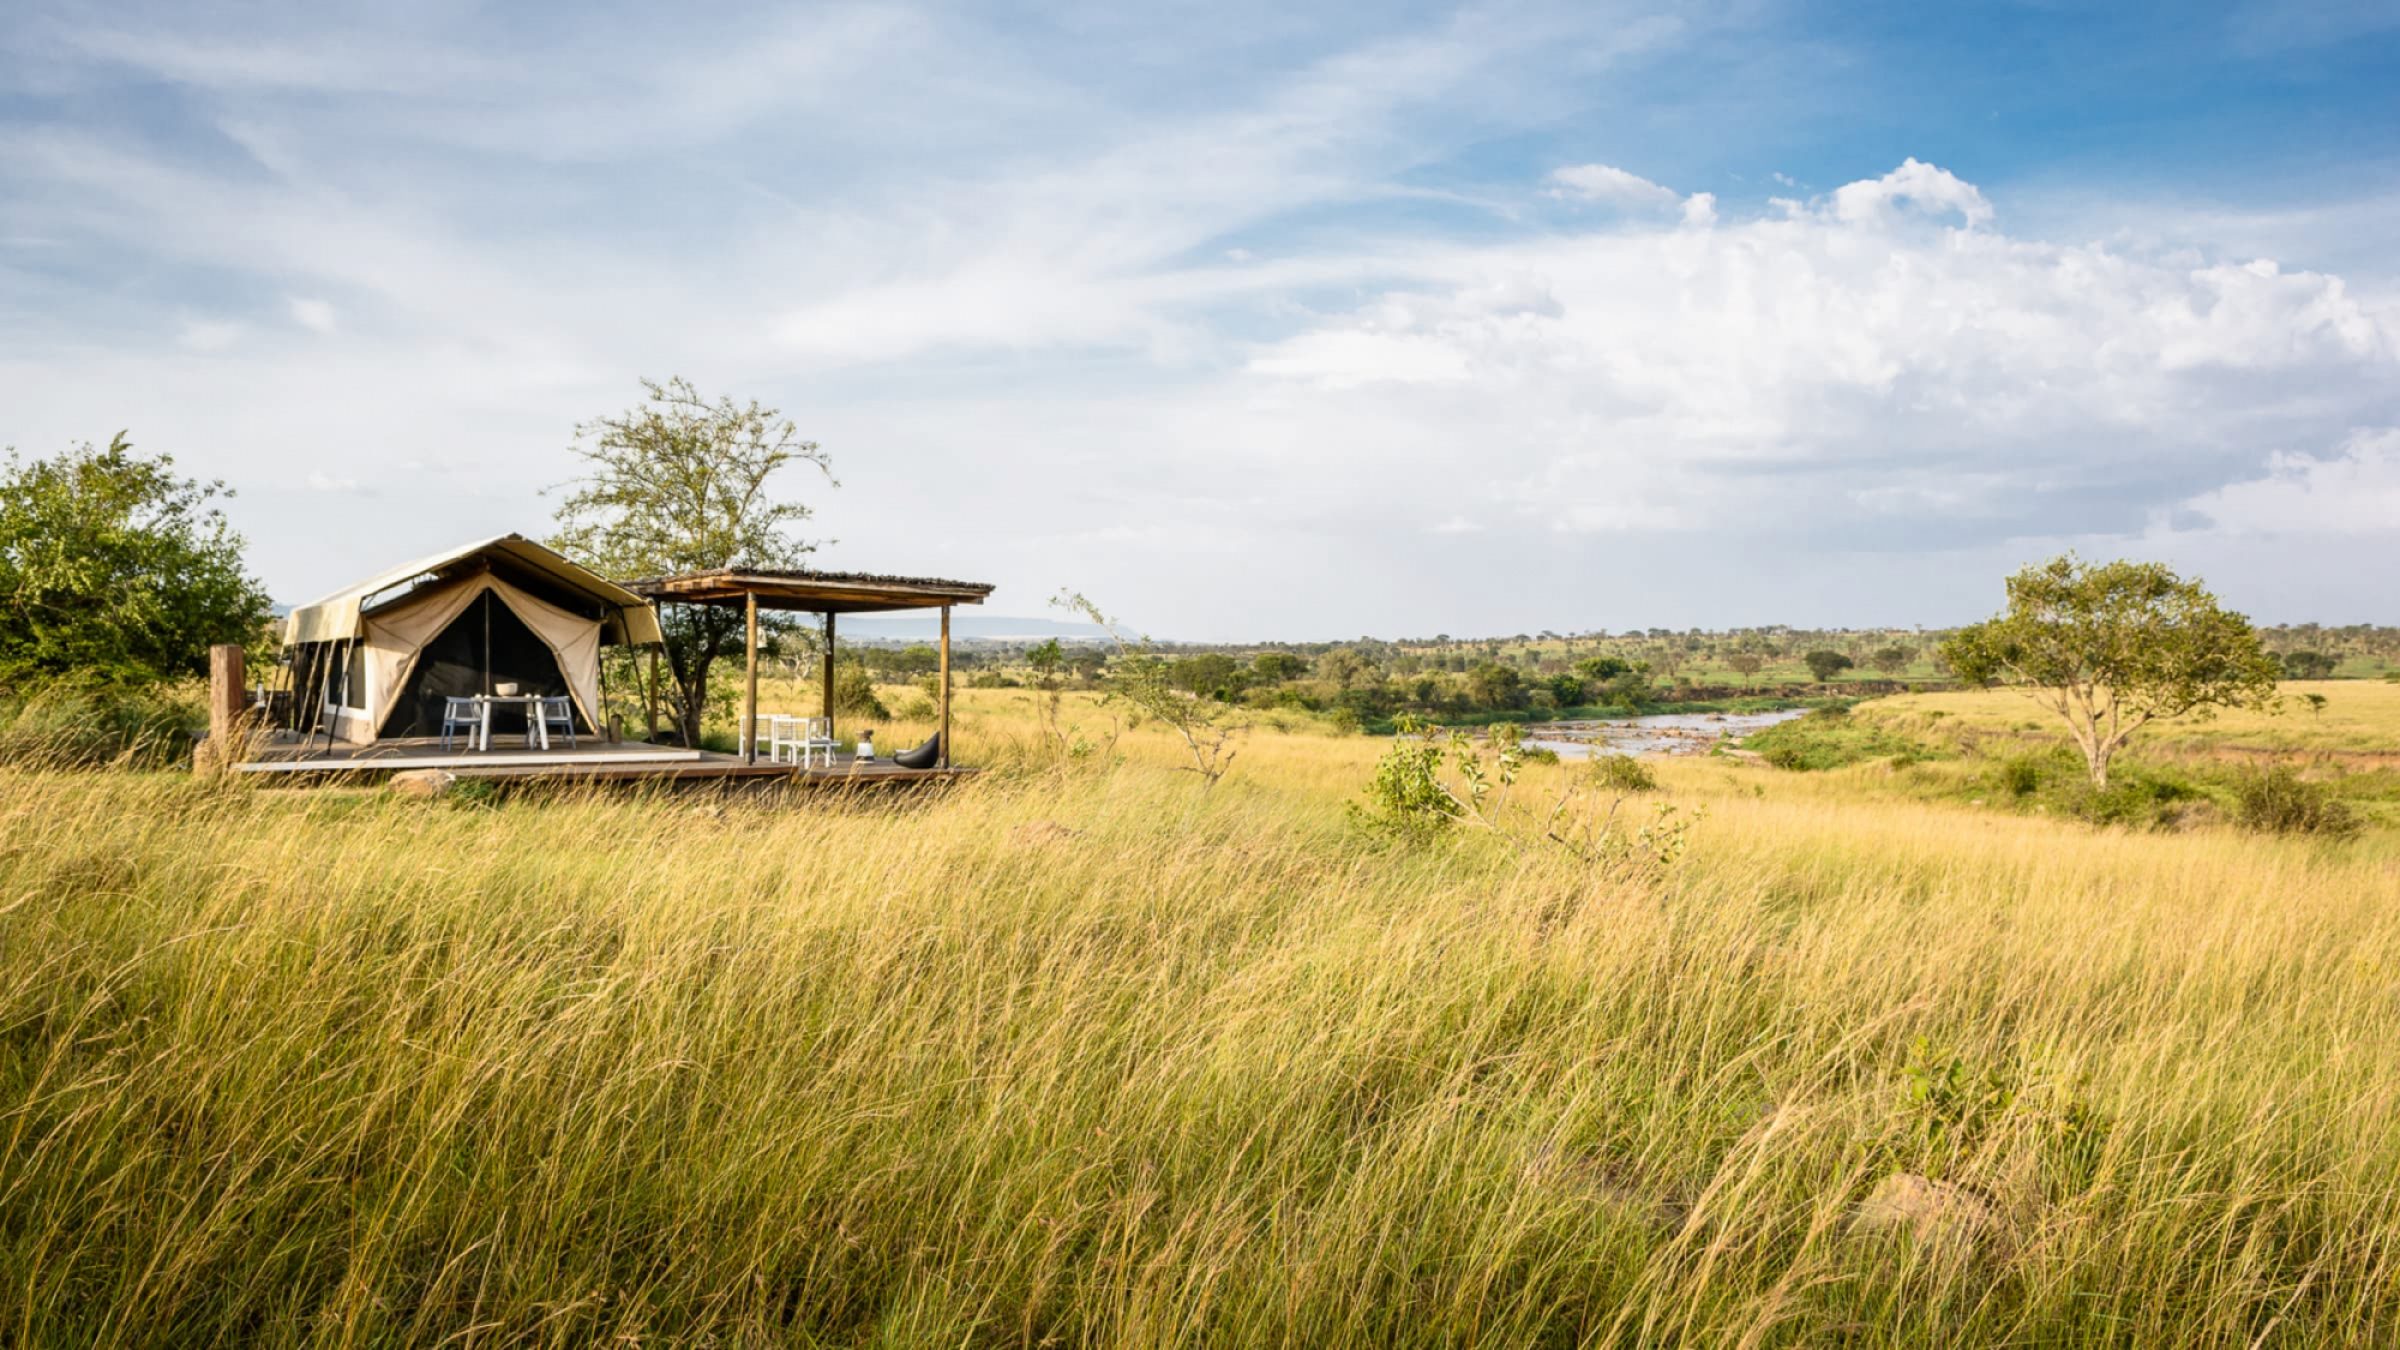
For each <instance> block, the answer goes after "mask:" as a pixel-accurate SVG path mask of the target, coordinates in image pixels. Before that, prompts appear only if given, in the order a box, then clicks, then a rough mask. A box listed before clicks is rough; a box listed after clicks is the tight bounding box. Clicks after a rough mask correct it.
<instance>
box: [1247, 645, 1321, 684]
mask: <svg viewBox="0 0 2400 1350" xmlns="http://www.w3.org/2000/svg"><path fill="white" fill-rule="evenodd" d="M1250 673H1251V674H1253V675H1256V676H1257V677H1258V678H1260V679H1262V680H1265V681H1266V682H1267V683H1269V684H1283V683H1286V682H1287V681H1291V680H1296V679H1299V678H1300V677H1301V676H1303V675H1306V674H1307V673H1308V662H1306V661H1304V660H1301V659H1300V658H1299V657H1297V656H1294V655H1293V654H1292V653H1290V652H1260V653H1259V654H1258V655H1256V656H1254V657H1252V658H1250Z"/></svg>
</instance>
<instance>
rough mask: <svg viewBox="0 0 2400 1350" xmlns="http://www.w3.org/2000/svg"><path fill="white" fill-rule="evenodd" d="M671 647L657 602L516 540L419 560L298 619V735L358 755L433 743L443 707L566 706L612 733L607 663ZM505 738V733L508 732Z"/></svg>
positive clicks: (292, 646)
mask: <svg viewBox="0 0 2400 1350" xmlns="http://www.w3.org/2000/svg"><path fill="white" fill-rule="evenodd" d="M658 641H659V629H658V614H657V611H655V610H654V609H652V608H651V605H650V602H649V601H647V600H645V599H643V598H642V597H641V596H638V595H636V594H634V593H633V592H631V591H629V590H626V589H625V588H624V587H622V586H619V585H617V584H616V583H614V582H612V581H609V580H608V579H607V578H605V577H602V576H600V575H599V574H597V573H595V572H592V571H591V570H589V569H587V568H585V567H583V566H581V565H580V564H578V563H576V562H574V561H573V560H572V559H569V558H566V557H563V556H561V555H559V554H557V553H554V552H552V551H551V550H549V549H547V548H544V547H542V546H541V545H540V544H537V543H534V542H533V541H532V540H530V539H527V538H525V537H523V536H522V535H515V534H507V535H502V536H500V537H498V538H496V539H486V540H482V541H481V542H478V543H473V544H467V545H465V546H463V547H460V548H455V549H450V550H448V551H446V552H442V553H438V554H435V555H434V556H432V557H430V558H420V559H418V560H416V561H415V562H411V563H406V564H403V565H401V566H399V567H395V568H392V569H391V570H389V571H387V572H383V573H380V574H378V575H376V576H372V577H369V578H367V579H366V580H364V581H361V582H358V583H357V584H355V585H351V586H346V587H344V588H342V589H341V590H338V591H336V592H334V593H333V594H331V595H329V596H326V597H325V598H324V599H322V600H319V601H317V602H316V603H314V604H311V605H303V606H301V607H300V608H298V609H295V610H293V611H292V613H291V616H290V617H289V619H288V620H286V622H285V625H284V644H285V648H286V650H287V652H288V654H289V658H290V661H291V688H292V690H293V691H294V694H295V695H296V697H294V698H293V699H292V701H291V705H290V716H291V727H292V729H293V730H295V731H299V732H301V733H302V734H304V735H306V734H310V733H315V734H321V735H325V736H327V737H329V738H333V739H339V740H342V741H346V742H349V743H351V744H354V745H363V744H368V743H372V742H375V741H379V740H392V739H399V738H405V737H418V736H432V735H434V734H436V733H437V732H438V731H439V730H440V727H441V722H442V709H443V704H444V700H445V699H449V698H457V697H465V696H469V695H475V694H483V695H490V694H493V693H495V692H503V691H502V689H501V686H504V685H506V686H514V687H515V691H516V692H519V693H523V694H547V695H560V694H564V695H566V696H567V697H569V698H570V699H572V700H573V702H574V710H575V718H576V722H577V724H578V726H579V729H581V730H583V731H586V732H596V731H598V730H600V729H601V728H602V727H604V726H605V725H606V724H607V716H608V714H607V710H606V709H605V708H604V707H603V706H602V694H601V686H600V649H601V648H602V647H606V646H614V645H621V644H631V645H636V646H639V645H649V644H655V643H657V642H658ZM500 729H502V730H506V729H507V728H500Z"/></svg>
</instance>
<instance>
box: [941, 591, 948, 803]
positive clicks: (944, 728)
mask: <svg viewBox="0 0 2400 1350" xmlns="http://www.w3.org/2000/svg"><path fill="white" fill-rule="evenodd" d="M940 735H941V738H942V767H943V768H945V769H947V768H949V767H950V607H949V606H948V605H944V606H942V729H941V732H940Z"/></svg>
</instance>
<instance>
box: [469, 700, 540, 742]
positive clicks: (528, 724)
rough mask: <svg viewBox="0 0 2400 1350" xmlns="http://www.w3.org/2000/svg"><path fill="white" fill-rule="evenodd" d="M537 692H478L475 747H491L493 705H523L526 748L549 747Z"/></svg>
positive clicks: (521, 706) (508, 706)
mask: <svg viewBox="0 0 2400 1350" xmlns="http://www.w3.org/2000/svg"><path fill="white" fill-rule="evenodd" d="M542 697H543V696H542V695H540V694H477V695H475V696H474V699H475V744H474V746H473V748H474V749H477V750H489V749H491V748H492V710H493V709H494V708H523V709H524V710H525V748H526V749H528V750H547V749H549V748H550V728H549V726H548V725H547V724H545V723H544V722H543V721H542Z"/></svg>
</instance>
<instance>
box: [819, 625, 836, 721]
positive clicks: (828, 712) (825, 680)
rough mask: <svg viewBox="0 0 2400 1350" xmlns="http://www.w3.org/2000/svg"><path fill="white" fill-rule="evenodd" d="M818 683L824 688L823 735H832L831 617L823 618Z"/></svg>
mask: <svg viewBox="0 0 2400 1350" xmlns="http://www.w3.org/2000/svg"><path fill="white" fill-rule="evenodd" d="M818 683H820V684H822V685H824V686H825V734H826V735H827V736H831V735H833V615H832V614H830V613H828V614H827V615H826V616H825V665H824V675H823V677H822V678H821V679H820V680H819V681H818Z"/></svg>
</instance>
